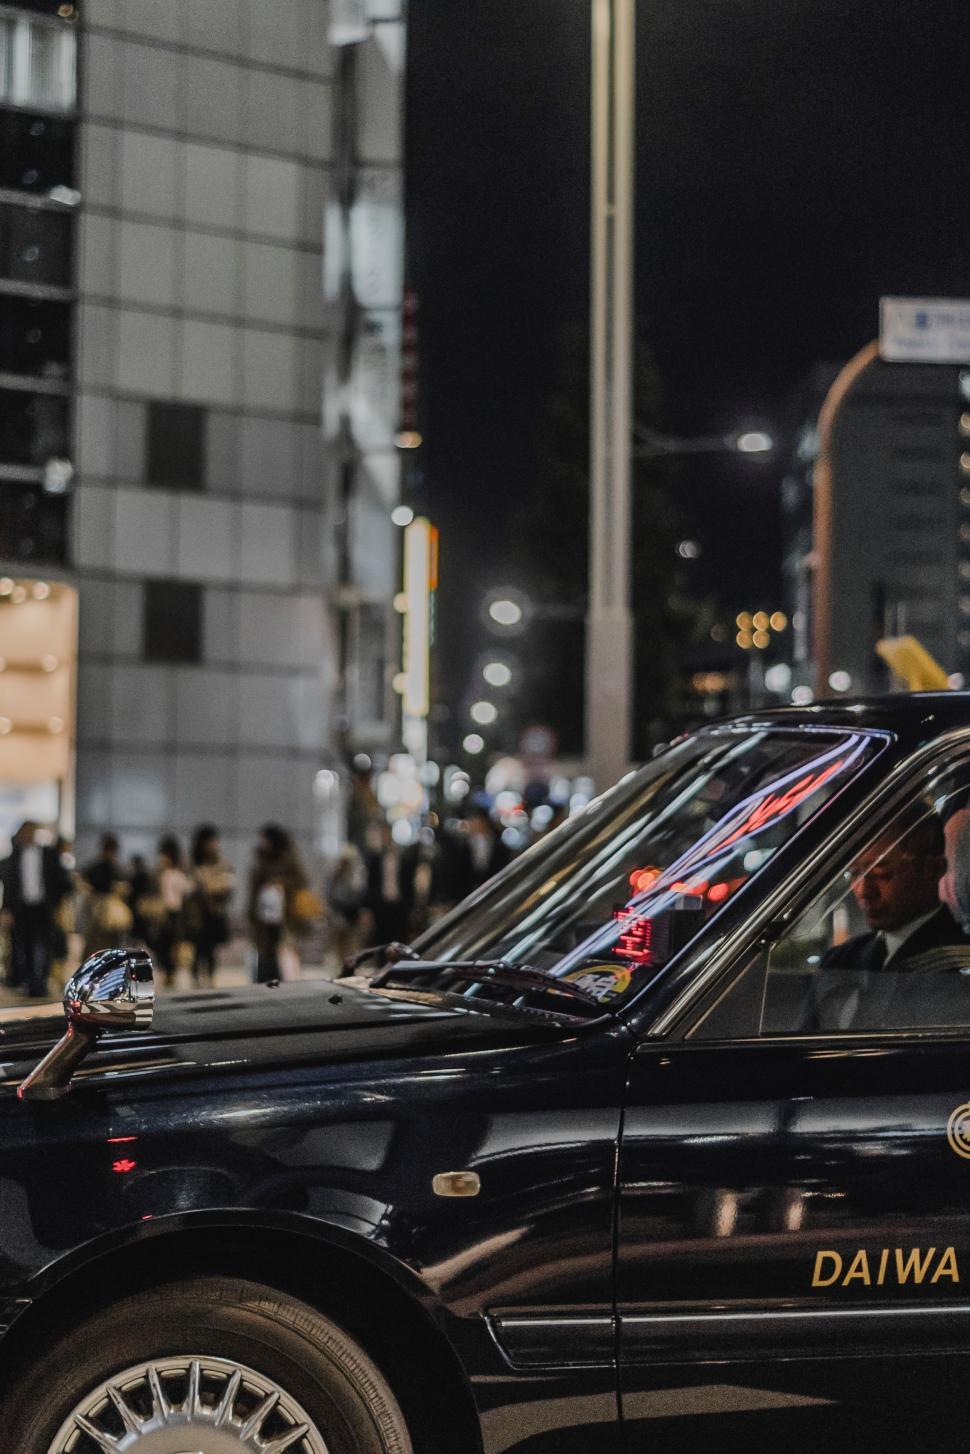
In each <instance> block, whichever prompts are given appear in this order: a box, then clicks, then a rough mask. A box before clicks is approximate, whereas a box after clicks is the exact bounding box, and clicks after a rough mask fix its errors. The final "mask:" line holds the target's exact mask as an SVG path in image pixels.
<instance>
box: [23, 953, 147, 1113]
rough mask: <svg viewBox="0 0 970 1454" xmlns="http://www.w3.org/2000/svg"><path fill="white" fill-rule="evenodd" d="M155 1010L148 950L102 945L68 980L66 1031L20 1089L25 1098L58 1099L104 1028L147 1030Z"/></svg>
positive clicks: (64, 1093)
mask: <svg viewBox="0 0 970 1454" xmlns="http://www.w3.org/2000/svg"><path fill="white" fill-rule="evenodd" d="M154 1010H155V971H154V966H153V965H152V961H151V956H150V955H149V954H148V952H147V951H146V950H144V949H103V950H102V951H101V953H100V954H92V955H91V958H90V959H86V960H85V961H84V963H83V964H82V965H81V968H80V969H79V970H78V971H77V973H76V974H74V975H73V976H72V977H71V978H70V979H69V980H68V982H67V986H66V988H65V990H64V1014H65V1015H66V1016H67V1030H66V1031H65V1033H64V1034H63V1035H62V1036H61V1038H60V1040H58V1042H57V1044H56V1045H55V1046H54V1048H53V1050H50V1051H48V1053H47V1054H46V1055H45V1056H44V1058H43V1060H41V1061H40V1062H39V1063H38V1064H37V1065H36V1066H35V1067H34V1069H33V1070H32V1071H31V1072H30V1074H29V1075H28V1077H27V1079H26V1080H25V1081H24V1082H23V1084H22V1085H21V1086H20V1087H19V1088H18V1090H17V1095H18V1096H19V1097H20V1099H21V1100H42V1101H52V1100H58V1099H59V1098H60V1097H61V1096H64V1095H67V1093H68V1091H69V1090H70V1088H71V1077H72V1075H73V1074H74V1072H75V1070H76V1069H77V1067H78V1066H79V1065H80V1064H81V1061H82V1060H83V1059H84V1058H85V1056H86V1055H87V1054H88V1052H89V1051H90V1050H91V1048H92V1047H93V1045H94V1043H95V1041H96V1040H97V1038H98V1036H99V1035H101V1034H102V1033H103V1032H104V1031H105V1030H108V1031H111V1030H115V1031H118V1030H147V1029H148V1028H149V1026H150V1025H151V1023H152V1015H153V1013H154Z"/></svg>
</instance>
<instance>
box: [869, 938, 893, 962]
mask: <svg viewBox="0 0 970 1454" xmlns="http://www.w3.org/2000/svg"><path fill="white" fill-rule="evenodd" d="M888 958H889V945H888V944H887V943H886V937H885V935H884V934H877V935H876V937H875V940H874V941H873V943H872V945H871V946H870V948H869V954H868V957H867V963H866V969H869V970H880V969H882V968H884V966H885V963H886V960H887V959H888Z"/></svg>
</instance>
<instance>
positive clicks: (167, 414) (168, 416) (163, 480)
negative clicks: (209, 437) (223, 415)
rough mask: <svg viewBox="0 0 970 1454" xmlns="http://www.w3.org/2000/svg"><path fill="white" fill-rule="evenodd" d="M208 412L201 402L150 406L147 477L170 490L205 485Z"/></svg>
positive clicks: (148, 480)
mask: <svg viewBox="0 0 970 1454" xmlns="http://www.w3.org/2000/svg"><path fill="white" fill-rule="evenodd" d="M205 419H206V411H205V410H204V409H203V408H201V407H200V406H199V405H198V404H162V403H158V402H156V401H152V402H151V403H149V405H148V430H147V459H146V462H145V479H146V481H147V483H148V484H150V485H158V486H159V487H160V488H162V489H166V490H201V489H202V488H203V486H204V484H205Z"/></svg>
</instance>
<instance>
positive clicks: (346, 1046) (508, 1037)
mask: <svg viewBox="0 0 970 1454" xmlns="http://www.w3.org/2000/svg"><path fill="white" fill-rule="evenodd" d="M64 1028H65V1020H64V1013H63V1010H62V1009H61V1006H60V1005H57V1004H54V1005H41V1006H28V1007H23V1008H20V1007H18V1008H16V1009H9V1010H2V1011H0V1083H2V1084H6V1085H7V1086H13V1085H16V1084H17V1083H18V1082H19V1080H20V1079H22V1078H23V1076H24V1075H26V1073H27V1071H28V1070H29V1069H30V1068H31V1066H32V1065H34V1064H36V1062H37V1061H38V1060H39V1059H40V1058H41V1057H42V1056H43V1055H45V1054H46V1053H47V1051H48V1050H49V1049H50V1048H51V1046H52V1045H53V1044H54V1042H55V1041H56V1040H57V1039H58V1038H59V1037H60V1035H62V1034H63V1032H64ZM561 1028H562V1027H561V1026H559V1025H553V1024H550V1022H548V1021H546V1020H545V1019H544V1018H542V1017H540V1016H534V1017H533V1016H531V1015H527V1014H522V1013H519V1012H516V1011H513V1010H508V1009H506V1008H504V1007H502V1006H499V1005H495V1006H490V1007H489V1008H488V1009H487V1010H486V1009H481V1008H473V1007H472V1006H471V1005H469V1004H456V1003H455V1002H453V1001H448V1000H447V999H445V998H443V997H438V996H435V995H431V994H424V995H420V994H414V993H412V992H410V991H409V992H407V993H404V992H400V991H392V990H374V989H370V988H364V987H362V986H359V985H347V986H344V985H343V984H339V983H331V982H327V981H319V980H317V981H307V982H303V983H296V984H280V985H253V986H250V987H247V988H240V989H229V990H204V991H199V992H197V993H194V994H186V995H178V994H176V995H162V996H160V997H159V999H158V1001H157V1003H156V1008H155V1015H154V1018H153V1022H152V1027H151V1029H150V1030H148V1031H137V1032H133V1033H130V1034H120V1035H119V1034H110V1035H109V1034H106V1035H104V1036H102V1038H101V1039H100V1040H99V1041H98V1042H97V1045H96V1047H95V1049H94V1050H93V1051H92V1053H91V1054H90V1055H89V1057H88V1059H87V1060H86V1061H85V1062H84V1064H83V1066H82V1068H81V1069H80V1071H79V1072H78V1073H77V1075H76V1076H75V1084H79V1083H81V1082H82V1081H85V1082H86V1081H90V1080H91V1079H92V1078H99V1077H103V1076H105V1075H110V1077H111V1078H112V1079H117V1078H118V1077H119V1076H124V1077H125V1078H126V1079H127V1078H129V1077H131V1076H136V1077H137V1076H139V1075H141V1074H145V1075H148V1074H150V1075H152V1076H157V1075H158V1074H159V1073H160V1072H164V1071H165V1070H166V1069H168V1070H171V1071H172V1072H173V1073H180V1072H183V1073H184V1072H189V1073H191V1072H193V1071H194V1072H195V1073H199V1072H207V1071H212V1070H216V1069H219V1068H231V1069H232V1070H233V1071H235V1072H236V1073H239V1072H245V1070H246V1069H247V1067H252V1068H254V1069H255V1068H256V1067H258V1066H261V1065H265V1066H269V1065H276V1066H287V1065H298V1064H300V1063H303V1062H316V1063H321V1062H327V1061H336V1060H347V1059H361V1060H371V1059H374V1058H382V1059H383V1058H395V1059H396V1058H400V1057H409V1056H413V1055H417V1054H427V1053H433V1052H435V1051H440V1050H444V1049H448V1048H454V1047H456V1046H457V1045H459V1044H462V1045H463V1044H468V1043H470V1042H475V1043H483V1044H489V1045H511V1044H518V1043H522V1044H525V1043H528V1042H530V1041H534V1040H536V1039H539V1038H547V1037H548V1036H549V1034H550V1032H556V1031H559V1032H560V1033H561Z"/></svg>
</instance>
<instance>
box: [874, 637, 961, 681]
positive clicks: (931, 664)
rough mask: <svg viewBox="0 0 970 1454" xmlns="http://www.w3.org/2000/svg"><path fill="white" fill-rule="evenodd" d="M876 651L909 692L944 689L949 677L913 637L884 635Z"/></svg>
mask: <svg viewBox="0 0 970 1454" xmlns="http://www.w3.org/2000/svg"><path fill="white" fill-rule="evenodd" d="M876 651H877V652H878V653H879V655H880V656H881V657H882V659H883V661H884V662H885V663H886V664H887V666H889V667H890V668H891V670H892V671H893V672H895V674H896V676H898V677H899V679H900V681H902V682H904V683H905V684H906V686H907V688H908V689H909V691H911V692H939V691H946V690H947V688H948V687H949V685H950V679H949V677H948V675H947V673H946V672H945V671H944V669H943V667H941V666H940V663H939V662H938V661H937V660H936V659H935V658H934V657H932V656H930V653H929V652H928V651H927V649H926V647H925V646H923V644H922V643H921V642H919V641H917V639H916V637H915V636H884V637H883V638H882V640H881V641H877V642H876Z"/></svg>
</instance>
